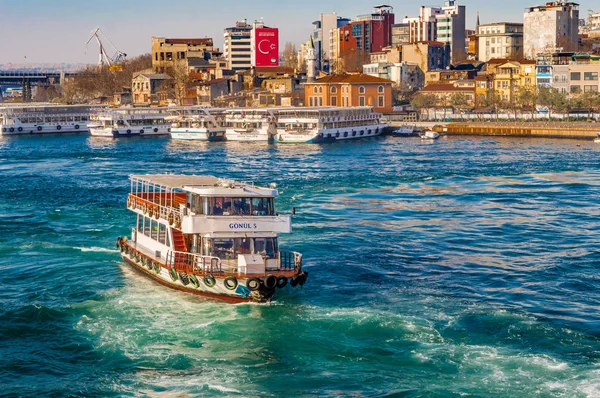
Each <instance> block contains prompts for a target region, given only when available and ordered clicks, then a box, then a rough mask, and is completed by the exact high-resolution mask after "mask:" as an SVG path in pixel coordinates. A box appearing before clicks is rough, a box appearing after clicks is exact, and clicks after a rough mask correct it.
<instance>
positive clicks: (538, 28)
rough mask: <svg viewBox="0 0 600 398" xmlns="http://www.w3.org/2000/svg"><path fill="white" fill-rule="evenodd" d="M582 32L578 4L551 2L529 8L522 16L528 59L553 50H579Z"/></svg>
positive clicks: (525, 52) (526, 56)
mask: <svg viewBox="0 0 600 398" xmlns="http://www.w3.org/2000/svg"><path fill="white" fill-rule="evenodd" d="M578 33H579V4H577V3H571V2H564V1H551V2H548V3H546V5H542V6H533V7H527V9H526V10H525V15H524V16H523V39H524V55H525V58H528V59H535V58H536V57H537V55H538V54H541V53H547V52H552V51H576V50H577V46H578V39H579V36H578Z"/></svg>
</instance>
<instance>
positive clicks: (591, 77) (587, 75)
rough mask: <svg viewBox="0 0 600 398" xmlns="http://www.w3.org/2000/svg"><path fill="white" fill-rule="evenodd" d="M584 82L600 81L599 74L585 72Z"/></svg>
mask: <svg viewBox="0 0 600 398" xmlns="http://www.w3.org/2000/svg"><path fill="white" fill-rule="evenodd" d="M583 80H598V72H585V73H584V74H583Z"/></svg>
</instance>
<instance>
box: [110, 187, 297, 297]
mask: <svg viewBox="0 0 600 398" xmlns="http://www.w3.org/2000/svg"><path fill="white" fill-rule="evenodd" d="M276 196H277V190H276V189H275V188H274V187H269V188H262V187H258V186H255V185H253V184H250V183H236V182H234V181H231V180H225V179H219V178H216V177H212V176H193V175H145V176H131V193H130V194H129V197H128V199H127V206H128V208H129V210H131V211H133V212H134V213H135V214H136V224H135V225H134V227H133V229H132V232H131V237H130V238H129V239H127V238H118V239H117V247H119V248H120V250H121V255H122V257H123V259H124V260H125V262H127V263H128V264H130V265H131V266H132V267H133V268H135V269H136V270H137V271H139V272H141V273H143V274H145V275H146V276H148V277H150V278H152V279H154V280H155V281H156V282H158V283H160V284H163V285H165V286H168V287H171V288H173V289H177V290H181V291H184V292H187V293H192V294H197V295H201V296H207V297H213V298H218V299H222V300H226V301H230V302H244V301H254V302H267V301H270V300H271V298H272V297H273V294H274V293H275V291H276V290H277V289H281V288H284V287H285V286H286V285H287V284H288V283H289V284H290V285H291V286H297V285H303V284H304V282H305V281H306V278H307V277H308V272H305V271H303V270H302V255H301V254H299V253H296V252H286V251H282V250H280V248H279V242H278V234H279V233H290V232H291V230H292V225H291V218H290V216H287V215H280V214H279V213H277V212H276V208H275V198H276Z"/></svg>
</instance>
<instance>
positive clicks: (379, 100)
mask: <svg viewBox="0 0 600 398" xmlns="http://www.w3.org/2000/svg"><path fill="white" fill-rule="evenodd" d="M377 106H378V107H380V108H383V107H384V106H385V99H384V97H383V95H380V96H379V97H377Z"/></svg>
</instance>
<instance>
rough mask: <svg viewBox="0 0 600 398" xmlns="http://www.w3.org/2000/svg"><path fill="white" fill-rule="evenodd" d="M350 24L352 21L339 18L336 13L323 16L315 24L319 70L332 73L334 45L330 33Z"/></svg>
mask: <svg viewBox="0 0 600 398" xmlns="http://www.w3.org/2000/svg"><path fill="white" fill-rule="evenodd" d="M349 22H350V19H348V18H342V17H338V15H337V14H336V13H331V14H321V15H320V16H319V19H317V20H316V21H314V22H313V25H314V28H313V33H312V38H313V44H314V49H315V68H316V69H317V70H322V71H324V72H329V71H330V60H331V59H332V58H331V46H332V45H333V40H332V37H331V35H330V33H331V31H332V30H335V29H338V28H341V27H344V26H346V25H347V24H348V23H349Z"/></svg>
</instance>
